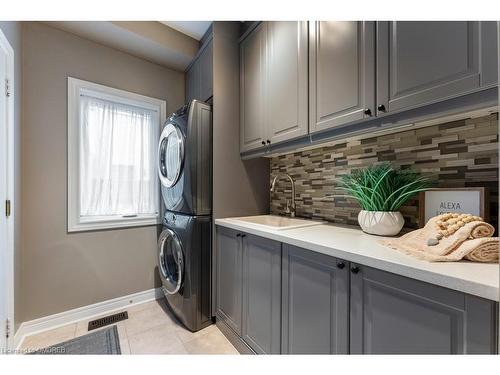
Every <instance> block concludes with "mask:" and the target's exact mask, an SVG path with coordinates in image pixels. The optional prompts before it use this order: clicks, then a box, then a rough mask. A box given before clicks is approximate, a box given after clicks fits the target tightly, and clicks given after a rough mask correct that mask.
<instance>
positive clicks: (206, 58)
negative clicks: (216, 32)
mask: <svg viewBox="0 0 500 375" xmlns="http://www.w3.org/2000/svg"><path fill="white" fill-rule="evenodd" d="M212 95H213V44H212V39H209V40H208V41H207V42H206V43H205V44H204V45H203V46H202V47H201V49H200V52H199V53H198V55H197V56H196V57H195V59H194V61H193V62H192V63H191V66H190V67H189V69H188V70H187V71H186V102H188V103H189V102H190V101H191V100H193V99H197V100H201V101H207V100H208V99H210V98H211V97H212Z"/></svg>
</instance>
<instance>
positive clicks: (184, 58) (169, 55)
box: [47, 21, 199, 71]
mask: <svg viewBox="0 0 500 375" xmlns="http://www.w3.org/2000/svg"><path fill="white" fill-rule="evenodd" d="M47 23H48V24H50V25H51V26H54V27H56V28H59V29H62V30H65V31H68V32H70V33H73V34H76V35H79V36H82V37H84V38H87V39H90V40H93V41H95V42H98V43H101V44H104V45H107V46H110V47H113V48H116V49H119V50H122V51H124V52H127V53H129V54H131V55H135V56H138V57H141V58H143V59H146V60H149V61H152V62H155V63H157V64H160V65H164V66H167V67H170V68H174V69H176V70H180V71H184V69H186V67H187V66H188V65H189V63H190V62H191V60H192V59H193V57H194V56H195V54H196V52H197V51H198V48H199V44H198V42H197V41H196V40H194V39H193V38H191V37H189V36H186V34H185V33H181V32H179V31H177V30H173V28H170V27H167V26H166V25H164V24H161V23H159V22H108V21H72V22H69V21H68V22H66V21H63V22H47Z"/></svg>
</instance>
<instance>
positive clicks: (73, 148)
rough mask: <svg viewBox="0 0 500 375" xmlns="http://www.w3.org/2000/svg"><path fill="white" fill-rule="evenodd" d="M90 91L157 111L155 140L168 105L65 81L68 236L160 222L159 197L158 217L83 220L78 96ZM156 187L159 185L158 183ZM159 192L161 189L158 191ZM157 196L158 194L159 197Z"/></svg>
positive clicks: (81, 83) (117, 91)
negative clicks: (66, 101)
mask: <svg viewBox="0 0 500 375" xmlns="http://www.w3.org/2000/svg"><path fill="white" fill-rule="evenodd" d="M85 91H91V92H92V95H95V94H96V93H98V94H99V97H101V98H103V99H114V100H117V99H118V98H119V101H120V102H124V103H130V104H131V105H137V106H140V107H143V108H144V107H148V108H150V109H153V110H157V111H159V120H160V124H159V126H158V138H159V136H160V131H161V124H163V123H164V122H165V120H166V117H167V113H166V110H167V103H166V101H164V100H160V99H156V98H151V97H149V96H144V95H140V94H135V93H132V92H128V91H124V90H119V89H115V88H111V87H108V86H103V85H99V84H97V83H93V82H88V81H83V80H80V79H76V78H72V77H68V232H81V231H90V230H100V229H113V228H127V227H138V226H145V225H156V224H159V223H160V222H161V218H160V212H161V205H160V197H159V196H158V211H159V212H158V214H155V215H137V216H134V217H122V216H121V217H116V218H112V217H111V216H103V217H101V218H99V217H96V218H95V219H92V220H89V219H82V218H81V217H80V215H79V213H80V194H79V186H80V184H79V173H78V171H79V154H80V153H79V142H78V134H79V116H78V113H79V103H80V95H81V93H85ZM158 185H159V182H158ZM158 191H160V188H158ZM158 195H160V194H158Z"/></svg>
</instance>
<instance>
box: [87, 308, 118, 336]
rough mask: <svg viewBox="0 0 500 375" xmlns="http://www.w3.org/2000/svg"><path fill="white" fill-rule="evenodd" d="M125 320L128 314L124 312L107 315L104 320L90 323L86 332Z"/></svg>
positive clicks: (100, 319)
mask: <svg viewBox="0 0 500 375" xmlns="http://www.w3.org/2000/svg"><path fill="white" fill-rule="evenodd" d="M125 319H128V313H127V312H126V311H123V312H120V313H118V314H113V315H108V316H105V317H104V318H99V319H96V320H92V321H90V322H89V328H88V330H89V331H92V330H93V329H97V328H101V327H105V326H109V325H110V324H115V323H118V322H121V321H122V320H125Z"/></svg>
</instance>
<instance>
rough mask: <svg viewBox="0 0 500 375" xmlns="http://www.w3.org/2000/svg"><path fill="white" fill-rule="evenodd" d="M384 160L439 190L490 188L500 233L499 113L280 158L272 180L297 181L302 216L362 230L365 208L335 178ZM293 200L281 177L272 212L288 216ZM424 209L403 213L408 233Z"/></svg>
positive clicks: (411, 207)
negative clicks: (359, 221) (430, 181)
mask: <svg viewBox="0 0 500 375" xmlns="http://www.w3.org/2000/svg"><path fill="white" fill-rule="evenodd" d="M384 161H389V162H390V163H391V164H392V165H394V166H395V167H412V168H413V169H415V170H416V171H418V172H421V173H423V174H430V175H431V176H432V179H433V181H434V182H433V183H434V187H472V186H484V187H487V188H488V189H489V193H490V194H489V205H490V223H491V224H493V225H494V226H495V228H496V229H497V233H498V113H494V114H492V115H489V116H485V117H480V118H474V119H471V118H469V119H463V120H459V121H453V122H448V123H443V124H439V125H433V126H429V127H425V128H420V129H412V130H406V131H401V132H397V133H393V134H389V135H380V136H377V137H372V138H364V139H361V140H352V141H347V142H344V143H338V144H335V145H332V146H325V147H321V148H317V149H313V150H306V151H301V152H295V153H290V154H287V155H280V156H277V157H274V158H272V159H271V161H270V163H271V179H272V178H273V177H274V176H275V175H276V174H277V173H288V174H290V175H291V176H292V177H293V179H294V180H295V186H296V199H295V202H296V205H297V207H296V210H297V216H298V217H306V218H313V219H322V220H326V221H330V222H335V223H343V224H353V225H357V216H358V213H359V211H360V208H359V206H358V204H357V202H356V201H354V200H351V199H347V198H343V197H339V196H338V195H339V194H340V193H341V192H340V191H338V190H337V189H336V183H335V181H334V178H336V177H338V176H340V175H342V174H346V173H350V172H351V171H352V170H353V169H357V168H363V167H366V166H369V165H372V164H375V163H380V162H384ZM287 199H290V184H289V182H287V180H286V178H280V180H279V181H278V182H277V184H276V189H275V192H274V193H271V213H274V214H280V213H283V211H284V209H285V207H286V200H287ZM418 204H419V202H418V197H414V198H412V199H411V200H410V201H408V202H407V203H406V204H405V205H404V206H403V207H402V208H401V212H402V214H403V216H404V217H405V227H406V228H408V229H413V228H418V226H419V222H418V221H419V217H418V216H419V205H418Z"/></svg>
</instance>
